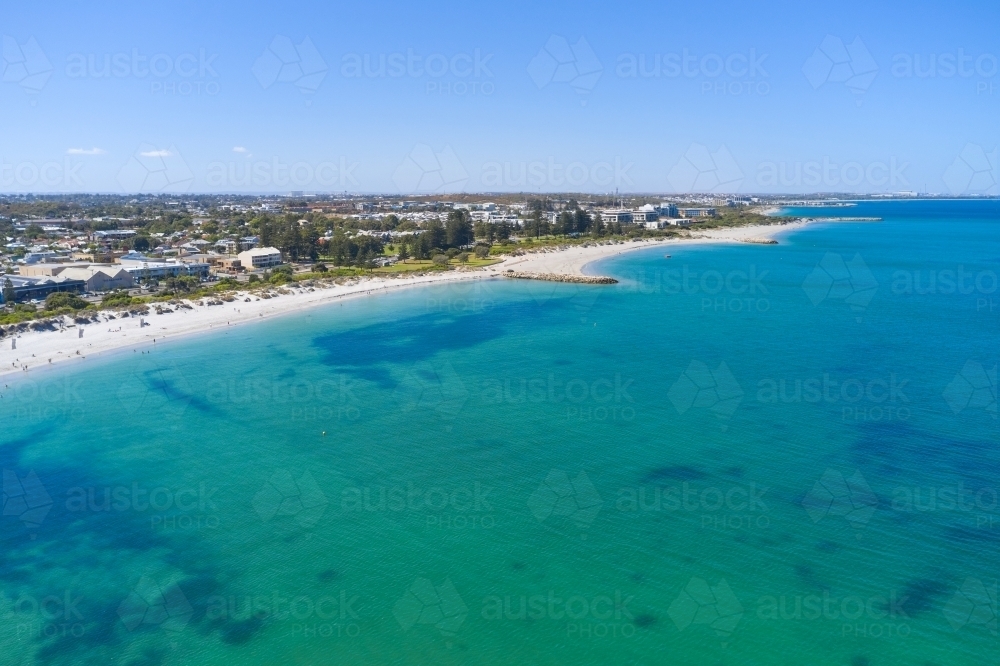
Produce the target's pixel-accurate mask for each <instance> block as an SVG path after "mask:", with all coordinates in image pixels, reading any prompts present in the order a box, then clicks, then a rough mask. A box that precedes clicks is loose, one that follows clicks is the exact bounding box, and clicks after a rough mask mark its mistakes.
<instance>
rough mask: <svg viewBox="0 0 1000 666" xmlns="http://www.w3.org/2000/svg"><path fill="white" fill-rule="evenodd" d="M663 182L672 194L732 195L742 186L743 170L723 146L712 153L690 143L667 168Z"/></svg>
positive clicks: (703, 147) (696, 144)
mask: <svg viewBox="0 0 1000 666" xmlns="http://www.w3.org/2000/svg"><path fill="white" fill-rule="evenodd" d="M667 180H669V181H670V185H671V186H672V187H673V188H674V191H676V192H683V193H692V192H736V191H738V190H739V189H740V186H741V185H742V184H743V171H742V170H741V169H740V167H739V165H738V164H736V160H734V159H733V156H732V154H730V152H729V150H728V149H727V148H726V146H725V145H720V146H719V148H718V150H716V151H715V152H714V153H712V152H709V150H708V147H706V146H704V145H702V144H700V143H692V144H691V146H690V147H689V148H688V149H687V152H685V153H684V156H683V157H681V159H680V160H678V162H677V164H675V165H674V166H673V168H672V169H670V173H669V174H667Z"/></svg>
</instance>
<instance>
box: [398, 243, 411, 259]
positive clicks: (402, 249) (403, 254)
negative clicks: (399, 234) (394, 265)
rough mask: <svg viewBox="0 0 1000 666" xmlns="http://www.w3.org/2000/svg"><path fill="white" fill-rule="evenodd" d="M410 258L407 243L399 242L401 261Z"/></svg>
mask: <svg viewBox="0 0 1000 666" xmlns="http://www.w3.org/2000/svg"><path fill="white" fill-rule="evenodd" d="M409 258H410V252H409V250H407V249H406V241H400V242H399V260H400V261H406V260H407V259H409Z"/></svg>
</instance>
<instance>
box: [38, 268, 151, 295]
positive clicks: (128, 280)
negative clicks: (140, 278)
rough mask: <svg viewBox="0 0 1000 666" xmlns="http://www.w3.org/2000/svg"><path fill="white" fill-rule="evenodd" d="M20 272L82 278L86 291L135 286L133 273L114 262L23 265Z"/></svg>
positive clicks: (74, 278) (72, 278) (75, 278)
mask: <svg viewBox="0 0 1000 666" xmlns="http://www.w3.org/2000/svg"><path fill="white" fill-rule="evenodd" d="M19 272H20V274H21V275H24V276H28V277H56V276H61V277H63V278H65V279H67V280H81V281H82V282H83V283H84V284H85V285H86V288H85V291H89V292H95V291H112V290H113V289H131V288H132V287H134V286H135V280H134V278H133V277H132V275H131V274H130V273H129V272H128V271H127V270H126V269H125V268H124V267H123V266H116V265H114V264H90V263H70V264H33V265H30V266H22V267H21V268H20V271H19Z"/></svg>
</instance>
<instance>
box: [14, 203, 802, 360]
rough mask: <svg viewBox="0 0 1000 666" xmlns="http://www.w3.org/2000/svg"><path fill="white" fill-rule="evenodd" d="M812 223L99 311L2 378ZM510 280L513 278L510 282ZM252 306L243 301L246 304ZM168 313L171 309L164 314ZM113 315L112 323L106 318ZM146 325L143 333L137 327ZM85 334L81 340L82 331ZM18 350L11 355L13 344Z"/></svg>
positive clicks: (25, 348)
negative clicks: (141, 310)
mask: <svg viewBox="0 0 1000 666" xmlns="http://www.w3.org/2000/svg"><path fill="white" fill-rule="evenodd" d="M808 224H809V222H806V221H797V222H790V223H788V224H784V225H750V226H746V227H735V228H725V229H708V230H706V231H701V232H697V233H696V234H694V235H692V236H690V237H684V238H667V239H662V240H641V241H627V242H624V243H615V244H607V243H605V244H597V243H595V244H593V245H591V244H587V246H586V247H584V246H572V247H569V248H556V249H546V250H538V251H535V252H530V253H527V254H524V255H521V256H513V257H508V258H506V259H505V260H504V261H502V262H500V263H497V264H493V265H492V266H488V267H485V268H478V269H466V270H455V271H448V272H445V273H436V274H430V275H419V276H403V277H398V278H384V277H379V276H373V277H365V278H359V279H357V280H356V281H350V282H348V283H347V284H332V283H330V284H325V285H318V286H313V287H298V286H296V287H292V286H290V285H280V286H277V285H276V286H275V287H273V288H272V289H270V290H269V291H270V292H279V290H280V291H285V292H291V293H284V294H279V295H278V296H275V297H272V298H269V299H265V298H260V295H259V294H253V293H249V292H237V293H234V294H233V296H234V297H235V300H234V301H232V302H226V301H222V302H221V304H216V305H205V304H204V303H205V302H206V301H208V299H206V298H201V299H198V300H197V301H190V300H186V299H177V300H178V301H179V302H180V303H184V304H187V306H188V307H187V308H184V307H178V306H177V305H171V304H169V303H163V304H162V305H161V307H162V308H163V309H164V310H165V312H164V313H163V314H156V313H155V307H151V308H150V313H149V314H146V315H130V316H128V317H123V316H122V313H121V312H115V311H111V310H102V311H99V312H98V313H96V316H97V317H98V321H96V322H93V323H90V324H81V325H79V326H77V325H76V324H72V325H69V326H67V327H65V328H63V329H60V330H55V331H51V330H48V331H47V330H41V331H23V332H21V333H18V334H15V335H12V336H7V337H3V338H0V378H5V379H10V378H12V376H14V375H27V374H31V371H32V370H34V371H36V372H37V371H39V370H42V369H48V368H55V367H62V366H64V365H66V364H67V363H68V362H69V361H74V360H75V361H78V362H79V361H85V360H86V359H88V358H95V357H104V356H108V355H110V354H111V353H114V352H122V351H125V350H127V349H133V350H139V349H140V348H141V349H142V350H143V351H146V350H148V348H150V347H152V346H153V345H154V344H155V343H156V342H157V341H160V340H163V341H173V340H177V339H179V338H182V337H188V336H193V335H196V334H199V333H210V332H212V331H214V330H217V329H220V328H232V327H233V326H239V325H241V324H248V323H251V322H255V321H263V320H265V319H270V318H272V317H278V316H285V315H290V314H294V313H297V312H301V311H303V310H307V309H310V308H313V307H317V306H321V305H329V304H331V303H335V302H338V301H339V302H343V301H345V300H349V299H352V298H357V297H361V296H368V295H373V294H377V293H384V292H386V291H389V290H395V289H400V288H404V287H420V286H428V285H436V284H449V283H452V282H465V281H469V280H492V279H499V278H503V277H505V276H504V271H507V270H508V269H509V270H512V271H517V272H519V273H528V272H530V273H539V274H552V275H563V276H574V277H584V276H587V277H591V274H590V273H589V272H587V271H586V269H587V268H588V267H589V266H590V265H592V264H594V263H596V262H598V261H601V260H603V259H608V258H610V257H614V256H618V255H621V254H624V253H625V252H633V251H636V250H642V249H650V248H654V247H660V246H665V245H666V246H669V245H678V246H687V245H698V244H716V243H721V244H731V243H745V242H747V239H749V238H755V237H758V236H759V235H760V234H762V233H766V234H767V235H768V236H771V237H773V236H775V235H777V234H785V233H788V232H790V231H794V230H797V229H801V228H803V227H805V226H807V225H808ZM508 279H510V278H508ZM247 298H249V299H250V301H249V302H246V300H245V299H247ZM168 308H169V310H170V311H166V310H167V309H168ZM109 315H114V318H109ZM143 320H144V321H145V322H146V324H145V326H141V327H140V321H143ZM80 328H82V329H83V331H84V333H83V337H82V338H79V337H77V336H78V331H79V330H80ZM15 340H16V342H17V348H16V349H11V342H12V341H15Z"/></svg>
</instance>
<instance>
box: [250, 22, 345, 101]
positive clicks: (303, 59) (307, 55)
mask: <svg viewBox="0 0 1000 666" xmlns="http://www.w3.org/2000/svg"><path fill="white" fill-rule="evenodd" d="M252 71H253V75H254V76H255V77H256V78H257V82H258V83H260V85H261V87H262V88H265V89H267V88H270V87H271V86H272V85H274V84H275V83H290V84H292V85H294V86H295V87H296V88H298V89H299V92H301V93H303V94H306V95H308V94H313V93H315V92H316V91H317V90H319V87H320V84H322V83H323V79H324V78H326V72H327V66H326V61H325V60H323V57H322V56H321V55H320V54H319V51H318V50H317V49H316V47H315V46H314V45H313V43H312V40H310V39H309V38H308V37H306V38H304V39H303V40H302V41H301V42H300V43H299V44H293V43H292V40H291V39H289V38H288V37H285V36H284V35H278V36H276V37H275V38H274V39H273V40H271V43H270V44H269V45H268V46H267V48H266V49H264V52H263V53H262V54H261V55H260V57H259V58H257V60H256V61H255V62H254V64H253V68H252Z"/></svg>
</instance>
